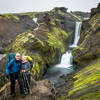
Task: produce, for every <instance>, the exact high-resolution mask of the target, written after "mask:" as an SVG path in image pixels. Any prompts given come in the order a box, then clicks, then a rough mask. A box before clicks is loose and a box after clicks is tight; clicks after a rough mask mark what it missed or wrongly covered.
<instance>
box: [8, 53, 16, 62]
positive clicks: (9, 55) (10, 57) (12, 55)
mask: <svg viewBox="0 0 100 100" xmlns="http://www.w3.org/2000/svg"><path fill="white" fill-rule="evenodd" d="M14 58H15V54H13V53H10V54H8V62H10V61H11V60H12V59H14Z"/></svg>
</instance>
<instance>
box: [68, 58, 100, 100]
mask: <svg viewBox="0 0 100 100" xmlns="http://www.w3.org/2000/svg"><path fill="white" fill-rule="evenodd" d="M74 78H75V79H77V80H76V81H75V82H74V86H73V88H72V90H71V91H70V92H69V94H68V96H71V95H80V94H82V93H85V92H86V91H88V90H89V89H92V88H96V87H97V86H99V85H100V84H99V83H98V82H99V80H100V59H98V60H96V62H95V63H94V64H93V65H90V66H87V67H86V68H84V69H83V70H81V71H80V72H78V73H77V74H76V75H75V76H74ZM99 92H100V91H99ZM93 93H95V91H94V92H93ZM93 93H92V94H93ZM90 94H91V93H90V92H88V94H86V95H84V96H82V97H85V96H88V95H90ZM82 97H80V98H82ZM97 97H98V96H97ZM82 99H83V98H82Z"/></svg>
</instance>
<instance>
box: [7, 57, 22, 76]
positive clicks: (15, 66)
mask: <svg viewBox="0 0 100 100" xmlns="http://www.w3.org/2000/svg"><path fill="white" fill-rule="evenodd" d="M21 65H22V62H21V60H18V61H17V60H16V59H13V60H11V61H10V62H9V63H8V65H7V66H6V74H7V75H9V74H11V73H16V72H19V71H20V70H21Z"/></svg>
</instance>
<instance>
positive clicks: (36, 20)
mask: <svg viewBox="0 0 100 100" xmlns="http://www.w3.org/2000/svg"><path fill="white" fill-rule="evenodd" d="M33 21H34V22H35V23H36V24H37V27H36V28H35V29H34V30H38V28H39V26H40V24H39V23H38V18H33Z"/></svg>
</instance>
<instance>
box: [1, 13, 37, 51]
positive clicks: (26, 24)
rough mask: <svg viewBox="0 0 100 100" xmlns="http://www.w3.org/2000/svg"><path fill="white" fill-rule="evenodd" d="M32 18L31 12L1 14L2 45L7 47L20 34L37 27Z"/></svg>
mask: <svg viewBox="0 0 100 100" xmlns="http://www.w3.org/2000/svg"><path fill="white" fill-rule="evenodd" d="M32 18H33V16H32V15H29V14H26V15H25V14H19V15H16V14H12V15H11V14H4V15H0V47H2V48H5V47H6V46H7V45H9V44H10V43H11V42H12V41H13V40H14V39H15V38H16V36H17V35H18V34H20V33H22V32H25V31H27V30H29V29H34V28H35V27H37V24H35V22H34V21H33V20H32ZM0 51H1V49H0Z"/></svg>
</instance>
